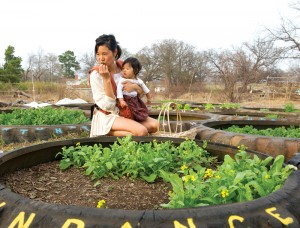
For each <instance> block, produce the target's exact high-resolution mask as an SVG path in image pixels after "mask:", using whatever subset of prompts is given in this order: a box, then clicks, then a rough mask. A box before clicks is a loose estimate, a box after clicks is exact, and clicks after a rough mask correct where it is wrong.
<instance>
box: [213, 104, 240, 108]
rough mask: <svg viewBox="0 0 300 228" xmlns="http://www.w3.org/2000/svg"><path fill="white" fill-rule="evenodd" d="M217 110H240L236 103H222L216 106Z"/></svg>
mask: <svg viewBox="0 0 300 228" xmlns="http://www.w3.org/2000/svg"><path fill="white" fill-rule="evenodd" d="M218 107H219V108H221V109H238V108H240V104H238V103H224V104H220V105H218Z"/></svg>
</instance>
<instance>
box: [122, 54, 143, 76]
mask: <svg viewBox="0 0 300 228" xmlns="http://www.w3.org/2000/svg"><path fill="white" fill-rule="evenodd" d="M126 63H128V64H129V65H130V66H131V67H132V68H133V73H134V75H135V76H137V75H138V73H139V72H140V71H141V69H142V64H141V63H140V61H139V60H138V59H137V58H134V57H129V58H127V59H125V60H124V62H123V64H122V68H123V66H124V65H125V64H126Z"/></svg>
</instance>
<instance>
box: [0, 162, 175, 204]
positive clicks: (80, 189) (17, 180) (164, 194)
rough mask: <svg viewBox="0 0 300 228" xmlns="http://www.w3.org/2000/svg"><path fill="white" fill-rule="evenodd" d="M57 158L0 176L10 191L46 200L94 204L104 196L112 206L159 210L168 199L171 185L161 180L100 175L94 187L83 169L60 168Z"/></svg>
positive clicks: (49, 201)
mask: <svg viewBox="0 0 300 228" xmlns="http://www.w3.org/2000/svg"><path fill="white" fill-rule="evenodd" d="M58 165H59V161H54V162H49V163H45V164H40V165H37V166H34V167H31V168H29V169H23V170H20V171H16V172H14V173H10V174H6V175H4V176H3V177H1V178H0V182H1V183H4V184H5V185H6V186H7V187H9V188H10V189H11V190H12V191H13V192H15V193H17V194H19V195H22V196H24V197H28V198H30V199H32V200H36V201H43V202H47V203H55V204H63V205H77V206H87V207H97V203H98V201H99V200H102V199H104V200H105V201H106V206H107V207H108V208H111V209H138V210H143V209H161V207H160V204H162V203H167V202H168V192H169V191H170V190H171V186H170V185H169V184H167V183H164V182H161V181H160V182H156V183H147V182H145V181H142V180H132V179H129V178H127V177H126V178H125V177H124V178H121V179H119V180H113V179H112V178H102V179H101V180H100V184H99V185H97V186H95V183H96V181H92V180H91V178H90V177H89V176H85V175H84V170H80V169H78V168H75V167H72V168H70V169H68V170H65V171H62V170H60V169H59V167H58Z"/></svg>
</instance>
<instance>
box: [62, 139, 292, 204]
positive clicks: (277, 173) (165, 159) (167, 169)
mask: <svg viewBox="0 0 300 228" xmlns="http://www.w3.org/2000/svg"><path fill="white" fill-rule="evenodd" d="M206 146H207V144H206V142H205V143H204V144H203V147H199V146H198V145H197V144H196V143H195V141H193V140H185V141H183V142H182V143H180V145H177V146H175V145H174V144H173V143H172V142H171V141H166V142H162V143H158V142H157V141H156V140H155V139H154V140H153V141H152V142H149V143H143V142H135V141H132V137H131V136H127V137H123V138H118V139H117V141H116V142H115V143H114V144H112V145H111V146H109V147H103V146H102V145H101V144H95V145H93V146H87V145H80V143H77V144H76V146H70V147H63V148H62V152H60V153H58V154H57V156H60V157H61V161H60V168H61V169H67V168H69V167H70V166H72V165H74V166H76V167H80V168H84V169H85V173H86V175H91V176H92V179H94V180H99V178H102V177H106V176H111V177H112V178H115V179H118V178H120V177H121V176H129V177H131V178H142V179H144V180H146V181H147V182H154V181H155V180H157V179H158V178H161V179H163V180H164V181H167V182H170V183H171V185H172V191H171V192H170V193H169V197H170V202H169V203H168V204H163V205H162V206H163V207H165V208H187V207H197V206H203V205H213V204H223V203H232V202H243V201H247V200H253V199H256V198H258V197H262V196H265V195H267V194H270V193H271V192H273V191H275V190H277V189H279V188H280V187H281V186H282V185H283V183H284V181H285V180H286V179H287V178H288V176H289V175H290V173H292V172H293V170H294V168H295V167H294V166H291V165H287V166H284V157H283V156H282V155H280V156H277V157H276V158H275V159H273V158H271V157H269V158H267V159H265V160H261V159H259V158H258V157H257V156H254V158H253V159H252V158H250V156H249V155H248V154H247V152H246V151H245V150H246V148H245V147H244V146H240V147H239V152H238V153H237V154H236V155H235V156H234V158H231V157H230V156H229V155H225V157H224V162H223V164H222V165H220V166H218V167H216V164H218V163H217V161H216V158H215V157H211V156H210V155H209V153H208V152H207V151H206V150H205V148H206ZM271 161H273V162H272V163H271ZM270 163H271V164H270ZM96 183H98V182H96ZM101 206H102V204H101Z"/></svg>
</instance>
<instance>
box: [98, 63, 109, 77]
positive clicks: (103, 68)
mask: <svg viewBox="0 0 300 228" xmlns="http://www.w3.org/2000/svg"><path fill="white" fill-rule="evenodd" d="M98 73H99V74H100V75H101V76H102V77H103V79H108V78H110V74H109V71H108V67H107V65H105V64H103V63H100V65H99V66H98Z"/></svg>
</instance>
